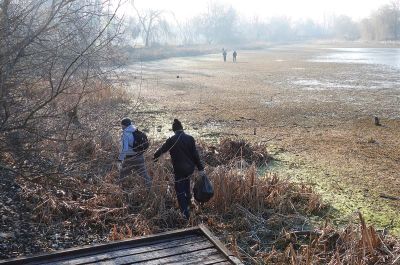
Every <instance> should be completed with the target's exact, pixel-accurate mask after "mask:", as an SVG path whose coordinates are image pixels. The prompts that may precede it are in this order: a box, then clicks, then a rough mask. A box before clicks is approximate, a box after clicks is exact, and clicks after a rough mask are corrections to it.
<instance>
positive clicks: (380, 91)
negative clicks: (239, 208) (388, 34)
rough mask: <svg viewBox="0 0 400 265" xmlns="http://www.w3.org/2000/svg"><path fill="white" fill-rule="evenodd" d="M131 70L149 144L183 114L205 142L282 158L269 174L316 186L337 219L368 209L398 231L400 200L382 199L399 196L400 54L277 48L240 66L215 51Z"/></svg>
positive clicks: (249, 56) (129, 81)
mask: <svg viewBox="0 0 400 265" xmlns="http://www.w3.org/2000/svg"><path fill="white" fill-rule="evenodd" d="M229 56H230V57H229ZM228 59H232V52H228ZM124 74H125V76H127V78H126V82H125V83H126V85H127V88H128V90H129V91H130V92H131V93H132V98H133V103H132V104H133V106H134V109H133V111H134V113H135V115H134V116H135V121H136V123H137V124H138V125H139V126H140V127H141V128H143V129H145V130H146V131H147V132H148V134H149V137H150V138H151V139H157V140H163V139H165V138H166V137H168V136H169V135H170V134H171V133H172V132H171V130H170V123H171V122H172V120H173V118H179V119H181V120H182V122H183V124H184V126H185V129H186V130H187V131H188V132H189V133H190V134H192V135H194V136H196V139H198V140H199V141H208V142H217V141H219V140H220V139H222V138H226V137H230V138H241V139H246V140H248V141H250V142H251V143H253V144H257V143H263V144H267V146H268V149H269V150H270V152H271V154H272V155H273V156H274V157H275V158H276V161H275V162H274V163H273V165H271V166H270V167H269V168H267V171H271V172H276V173H277V174H278V175H279V176H281V177H285V178H291V179H293V180H294V181H300V182H306V183H309V184H311V185H313V187H314V188H315V190H317V191H318V192H319V193H320V194H321V195H322V197H323V198H324V200H325V201H327V202H329V203H331V204H332V205H333V208H334V209H335V211H334V213H332V215H333V218H334V222H337V223H341V222H347V221H348V220H349V219H351V218H352V216H353V215H354V213H355V212H357V211H361V212H362V213H363V214H364V215H365V217H366V220H367V221H368V222H369V223H371V224H372V223H373V224H375V225H377V226H378V227H380V228H387V229H389V230H390V231H392V232H393V233H395V234H397V235H400V201H398V200H390V199H387V198H383V197H382V195H390V196H393V197H400V49H398V48H359V47H357V48H354V47H351V48H343V47H340V48H337V47H327V46H326V45H325V46H324V45H296V46H293V45H292V46H281V47H277V46H275V47H270V48H265V49H262V50H256V51H240V50H239V51H238V57H237V63H233V62H232V61H231V60H228V61H227V62H226V63H224V62H223V61H222V55H220V54H211V55H204V56H196V57H181V58H171V59H165V60H160V61H151V62H141V63H138V62H137V63H134V64H132V65H131V66H129V67H127V68H126V69H125V70H124ZM375 116H377V117H379V118H380V121H381V123H382V126H375V125H374V122H373V120H374V117H375ZM254 131H256V134H254Z"/></svg>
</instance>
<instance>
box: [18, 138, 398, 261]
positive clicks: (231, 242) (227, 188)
mask: <svg viewBox="0 0 400 265" xmlns="http://www.w3.org/2000/svg"><path fill="white" fill-rule="evenodd" d="M232 142H233V143H229V144H228V140H225V141H224V143H223V144H222V145H221V146H216V147H215V146H214V148H216V150H219V149H221V150H224V148H227V147H226V146H233V147H234V148H236V147H238V146H237V145H236V144H235V142H234V141H232ZM85 146H89V147H90V144H88V145H81V148H82V149H85V148H86V147H85ZM243 146H247V147H248V148H249V150H252V152H255V150H259V147H255V148H254V147H251V146H250V145H248V144H246V143H245V144H244V145H239V149H237V150H234V149H231V150H230V151H231V152H228V153H232V152H234V151H238V150H240V148H242V147H243ZM203 147H204V148H205V149H213V148H211V147H207V146H203ZM89 150H91V148H89ZM79 152H82V153H84V154H86V153H87V152H86V151H79ZM79 152H78V153H79ZM150 153H151V152H150ZM255 153H257V152H255ZM100 154H101V153H98V154H97V156H100ZM263 155H266V154H263ZM97 158H99V157H97ZM236 160H237V157H234V156H233V157H232V158H231V159H230V160H228V159H227V160H226V163H225V164H222V163H221V164H220V165H218V166H216V167H212V166H210V165H209V166H208V167H207V172H208V173H209V176H210V179H211V180H212V182H213V184H214V188H215V195H214V198H213V199H212V200H211V201H210V202H209V203H207V204H205V205H203V206H200V207H199V209H197V210H194V209H193V211H192V212H193V214H192V217H191V219H190V220H189V222H187V221H185V219H184V218H183V217H182V215H181V214H180V213H179V211H178V210H177V205H176V199H175V194H174V191H173V189H172V185H173V183H172V182H171V180H170V179H171V177H172V172H171V167H170V162H169V160H168V158H165V159H162V160H161V161H160V163H159V164H150V163H149V164H148V167H149V171H150V173H151V175H152V176H153V186H152V188H151V191H150V192H147V191H146V188H145V187H144V183H143V181H141V180H140V179H138V178H137V177H135V176H132V177H131V178H129V179H128V180H127V181H125V182H124V183H123V185H122V186H121V185H118V184H117V181H116V178H117V172H116V170H115V169H112V170H110V171H109V172H108V173H107V174H105V175H103V176H102V177H99V178H93V179H90V180H87V179H85V178H83V177H77V176H75V177H69V178H67V177H61V176H58V178H57V179H55V180H51V179H42V180H41V179H36V180H35V182H34V183H33V182H32V181H29V182H27V181H26V179H20V180H19V181H20V183H21V184H23V198H24V200H26V201H27V202H29V203H31V208H32V214H33V218H34V220H35V222H38V223H43V222H44V223H46V224H48V225H52V224H54V223H57V222H64V221H70V222H74V223H77V224H79V225H80V226H78V227H91V228H92V229H93V231H94V232H96V233H100V234H107V235H108V239H109V240H119V239H123V238H129V237H133V236H140V235H147V234H152V233H157V232H161V231H166V230H171V229H176V228H183V227H187V226H193V225H197V224H200V223H206V224H207V225H208V226H209V227H210V228H211V229H212V230H213V231H214V232H215V233H216V234H217V235H218V236H219V238H220V239H221V240H222V241H223V242H224V243H225V244H226V245H227V246H228V247H229V249H230V250H231V251H232V252H233V253H235V254H236V255H237V256H239V257H240V258H242V259H243V260H244V261H245V262H246V263H248V264H266V263H268V264H391V263H393V262H395V260H396V259H398V256H399V255H400V244H399V242H398V241H396V240H395V239H393V238H391V237H389V236H385V235H383V234H381V233H377V232H376V231H375V229H374V228H373V227H370V226H367V225H366V224H365V221H364V220H363V218H362V216H361V215H360V216H359V219H360V222H359V224H358V225H357V224H353V223H352V224H350V225H349V226H348V227H346V228H344V229H341V230H338V229H336V228H334V227H332V226H330V225H327V224H326V225H325V226H323V227H322V228H320V229H316V228H315V227H314V226H313V225H312V224H311V222H310V221H309V218H308V217H309V216H312V215H315V214H321V213H323V212H324V210H325V209H326V208H327V206H326V205H325V204H324V203H322V201H321V199H320V197H319V196H318V195H317V194H315V193H314V192H313V190H312V189H311V188H310V187H308V186H305V185H299V184H294V183H291V182H290V181H288V180H285V179H280V178H279V177H278V176H277V175H275V174H265V175H261V176H260V175H259V174H258V172H257V167H256V166H255V165H254V164H251V165H248V164H245V165H243V164H242V165H241V166H238V164H237V162H235V161H236ZM109 162H110V161H109ZM393 264H395V263H393Z"/></svg>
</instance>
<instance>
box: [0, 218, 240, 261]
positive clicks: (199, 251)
mask: <svg viewBox="0 0 400 265" xmlns="http://www.w3.org/2000/svg"><path fill="white" fill-rule="evenodd" d="M5 264H9V265H14V264H24V265H36V264H57V265H86V264H101V265H123V264H146V265H156V264H210V265H211V264H218V265H225V264H242V263H241V261H240V260H239V259H237V258H236V257H234V256H233V255H232V254H231V253H230V252H229V251H228V250H227V249H226V248H225V246H224V245H223V244H222V243H221V242H220V241H219V240H218V239H217V238H216V237H215V236H214V235H213V234H212V233H211V232H210V230H208V228H207V227H206V226H203V225H200V226H198V227H193V228H189V229H181V230H175V231H171V232H165V233H161V234H156V235H150V236H144V237H139V238H134V239H128V240H121V241H116V242H111V243H106V244H101V245H96V246H88V247H80V248H73V249H67V250H63V251H57V252H54V253H50V254H45V255H37V256H33V257H26V258H17V259H11V260H5V261H0V265H5Z"/></svg>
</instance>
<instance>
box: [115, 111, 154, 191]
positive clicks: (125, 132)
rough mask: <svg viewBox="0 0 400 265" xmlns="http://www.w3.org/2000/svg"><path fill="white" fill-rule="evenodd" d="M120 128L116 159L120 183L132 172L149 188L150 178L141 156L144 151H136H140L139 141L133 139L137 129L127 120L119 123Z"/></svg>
mask: <svg viewBox="0 0 400 265" xmlns="http://www.w3.org/2000/svg"><path fill="white" fill-rule="evenodd" d="M121 126H122V135H121V152H120V153H119V157H118V160H119V162H120V163H119V165H118V167H119V169H120V176H119V177H120V181H122V180H124V179H125V178H126V177H127V176H128V175H129V174H130V173H132V172H134V173H136V174H138V175H139V176H140V177H141V178H142V179H143V180H144V182H145V184H146V186H147V187H148V188H150V186H151V177H150V176H149V174H147V169H146V164H145V161H144V156H143V153H144V151H138V149H140V148H138V147H137V142H138V141H139V139H135V131H136V130H137V128H136V127H135V126H134V125H133V124H132V121H131V120H130V119H129V118H124V119H123V120H122V121H121ZM146 140H147V139H146ZM135 141H136V146H135ZM135 150H136V151H135Z"/></svg>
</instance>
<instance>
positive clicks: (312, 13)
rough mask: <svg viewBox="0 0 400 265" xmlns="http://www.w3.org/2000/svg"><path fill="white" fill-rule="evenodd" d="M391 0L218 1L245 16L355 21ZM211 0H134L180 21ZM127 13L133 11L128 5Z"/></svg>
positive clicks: (140, 6)
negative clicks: (344, 17)
mask: <svg viewBox="0 0 400 265" xmlns="http://www.w3.org/2000/svg"><path fill="white" fill-rule="evenodd" d="M391 1H392V0H218V1H214V2H217V3H223V4H226V5H228V6H229V5H231V6H232V7H234V8H235V9H236V10H237V11H238V12H239V14H240V15H244V16H245V17H248V18H249V17H254V16H258V17H260V18H268V17H272V16H287V17H291V18H294V19H300V18H312V19H314V20H318V21H322V19H323V17H324V15H326V16H330V15H341V14H343V15H348V16H351V17H353V18H354V19H355V20H359V19H361V18H364V17H367V16H369V15H370V14H371V12H372V11H374V10H377V9H378V8H379V7H381V6H382V5H384V4H388V3H390V2H391ZM209 3H210V1H209V0H135V5H136V7H138V8H139V9H145V8H152V9H162V10H165V11H172V12H174V13H175V15H176V17H177V18H178V20H185V19H187V18H190V17H193V16H195V15H197V14H198V13H202V12H204V11H205V10H206V9H207V6H208V4H209ZM125 11H126V13H128V14H129V13H130V12H133V10H132V9H131V8H129V7H127V8H125Z"/></svg>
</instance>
